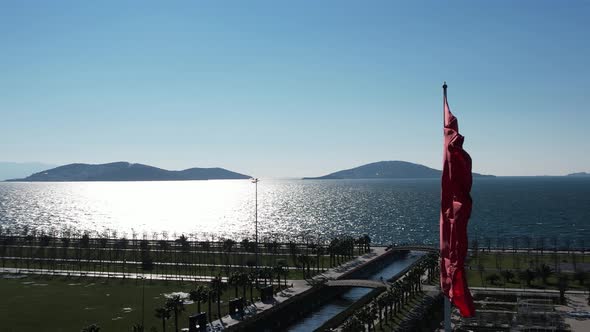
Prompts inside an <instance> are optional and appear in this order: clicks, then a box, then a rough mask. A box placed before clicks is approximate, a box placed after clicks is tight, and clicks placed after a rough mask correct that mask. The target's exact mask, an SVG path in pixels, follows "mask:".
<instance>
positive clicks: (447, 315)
mask: <svg viewBox="0 0 590 332" xmlns="http://www.w3.org/2000/svg"><path fill="white" fill-rule="evenodd" d="M444 298H445V332H451V331H452V329H451V300H449V298H448V297H446V296H445V297H444Z"/></svg>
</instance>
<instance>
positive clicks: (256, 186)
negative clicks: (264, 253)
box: [252, 178, 258, 269]
mask: <svg viewBox="0 0 590 332" xmlns="http://www.w3.org/2000/svg"><path fill="white" fill-rule="evenodd" d="M252 182H254V188H255V189H254V202H255V207H254V229H255V237H256V238H255V242H256V250H255V255H256V269H258V178H254V179H252Z"/></svg>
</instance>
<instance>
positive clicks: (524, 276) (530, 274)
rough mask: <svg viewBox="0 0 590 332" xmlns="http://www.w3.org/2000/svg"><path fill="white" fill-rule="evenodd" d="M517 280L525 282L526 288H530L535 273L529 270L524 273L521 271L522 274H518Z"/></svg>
mask: <svg viewBox="0 0 590 332" xmlns="http://www.w3.org/2000/svg"><path fill="white" fill-rule="evenodd" d="M518 278H519V279H520V280H521V281H525V282H526V285H527V287H530V286H531V281H533V279H535V272H533V271H531V270H529V269H526V270H525V271H522V272H520V273H519V274H518Z"/></svg>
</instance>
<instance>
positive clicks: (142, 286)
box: [139, 276, 145, 331]
mask: <svg viewBox="0 0 590 332" xmlns="http://www.w3.org/2000/svg"><path fill="white" fill-rule="evenodd" d="M139 278H141V328H142V331H143V330H144V329H145V277H144V276H141V277H139Z"/></svg>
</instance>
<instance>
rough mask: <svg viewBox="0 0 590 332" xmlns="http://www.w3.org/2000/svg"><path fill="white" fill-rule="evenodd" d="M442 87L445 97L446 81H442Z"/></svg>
mask: <svg viewBox="0 0 590 332" xmlns="http://www.w3.org/2000/svg"><path fill="white" fill-rule="evenodd" d="M442 88H443V93H444V95H445V97H446V96H447V81H444V83H443V86H442Z"/></svg>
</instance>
